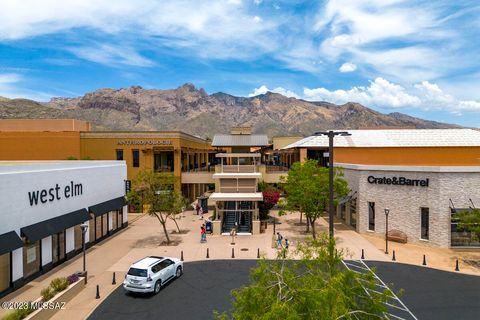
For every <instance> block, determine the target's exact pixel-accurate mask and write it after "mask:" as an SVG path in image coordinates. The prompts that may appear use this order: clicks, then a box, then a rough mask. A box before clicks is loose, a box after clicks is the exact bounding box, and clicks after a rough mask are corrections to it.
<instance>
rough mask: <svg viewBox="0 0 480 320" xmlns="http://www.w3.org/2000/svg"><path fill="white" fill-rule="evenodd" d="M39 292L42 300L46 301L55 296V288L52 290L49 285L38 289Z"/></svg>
mask: <svg viewBox="0 0 480 320" xmlns="http://www.w3.org/2000/svg"><path fill="white" fill-rule="evenodd" d="M40 294H41V295H42V300H43V302H47V301H48V300H50V299H52V298H53V297H54V296H55V290H53V289H52V288H51V287H46V288H45V289H42V291H40Z"/></svg>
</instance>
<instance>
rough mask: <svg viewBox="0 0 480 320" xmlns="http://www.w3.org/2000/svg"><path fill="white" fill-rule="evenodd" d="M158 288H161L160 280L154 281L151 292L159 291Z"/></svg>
mask: <svg viewBox="0 0 480 320" xmlns="http://www.w3.org/2000/svg"><path fill="white" fill-rule="evenodd" d="M160 289H162V283H161V282H160V280H158V281H157V282H155V287H154V288H153V293H154V294H157V293H159V292H160Z"/></svg>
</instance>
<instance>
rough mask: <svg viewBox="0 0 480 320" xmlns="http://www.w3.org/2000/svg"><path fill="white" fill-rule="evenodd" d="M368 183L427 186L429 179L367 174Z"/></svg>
mask: <svg viewBox="0 0 480 320" xmlns="http://www.w3.org/2000/svg"><path fill="white" fill-rule="evenodd" d="M367 181H368V183H371V184H388V185H395V186H397V185H398V186H416V187H428V183H429V180H428V178H427V179H408V178H405V177H392V178H387V177H381V178H377V177H374V176H369V177H368V179H367Z"/></svg>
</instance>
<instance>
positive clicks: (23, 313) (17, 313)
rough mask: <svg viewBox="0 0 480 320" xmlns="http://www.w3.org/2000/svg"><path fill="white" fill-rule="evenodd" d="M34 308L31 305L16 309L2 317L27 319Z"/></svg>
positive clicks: (3, 319)
mask: <svg viewBox="0 0 480 320" xmlns="http://www.w3.org/2000/svg"><path fill="white" fill-rule="evenodd" d="M33 311H34V310H33V309H32V308H31V307H30V306H29V307H28V308H25V309H15V310H13V311H12V312H9V313H7V314H6V315H5V316H3V317H2V320H21V319H25V318H26V317H27V316H28V315H29V314H30V313H32V312H33Z"/></svg>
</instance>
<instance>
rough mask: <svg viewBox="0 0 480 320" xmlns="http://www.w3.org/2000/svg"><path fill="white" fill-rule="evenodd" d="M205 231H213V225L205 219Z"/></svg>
mask: <svg viewBox="0 0 480 320" xmlns="http://www.w3.org/2000/svg"><path fill="white" fill-rule="evenodd" d="M205 231H206V232H208V233H212V232H213V226H212V222H211V221H207V222H206V223H205Z"/></svg>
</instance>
